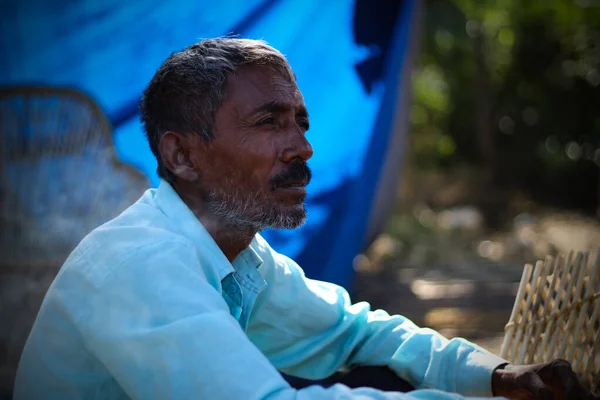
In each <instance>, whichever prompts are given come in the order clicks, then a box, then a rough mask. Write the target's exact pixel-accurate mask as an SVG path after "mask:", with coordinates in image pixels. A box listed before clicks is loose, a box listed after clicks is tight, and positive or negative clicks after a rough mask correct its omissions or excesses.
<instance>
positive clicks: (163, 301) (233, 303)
mask: <svg viewBox="0 0 600 400" xmlns="http://www.w3.org/2000/svg"><path fill="white" fill-rule="evenodd" d="M504 362H505V361H504V360H502V359H500V358H498V357H496V356H494V355H492V354H491V353H489V352H487V351H485V350H483V349H481V348H479V347H477V346H476V345H474V344H471V343H469V342H467V341H465V340H463V339H452V340H447V339H446V338H444V337H442V336H440V335H439V334H437V333H436V332H434V331H432V330H430V329H422V328H418V327H417V326H415V325H414V324H413V323H412V322H411V321H409V320H408V319H406V318H404V317H402V316H398V315H395V316H389V315H388V314H387V313H386V312H384V311H381V310H378V311H371V310H370V306H369V304H368V303H364V302H363V303H357V304H352V303H351V302H350V298H349V296H348V293H347V292H346V291H345V290H344V289H343V288H341V287H339V286H336V285H333V284H330V283H325V282H320V281H316V280H311V279H308V278H306V277H305V276H304V273H303V271H302V269H301V268H300V267H299V266H298V265H297V264H296V263H295V262H294V261H293V260H291V259H289V258H288V257H286V256H284V255H281V254H278V253H277V252H275V251H274V250H273V249H272V248H271V247H270V246H269V244H268V243H267V242H266V241H265V240H264V239H263V238H262V237H261V236H260V235H256V237H255V238H254V240H253V241H252V243H251V245H250V246H249V247H248V248H247V249H246V250H244V251H243V252H242V253H240V254H239V256H238V257H237V258H236V259H235V261H234V262H233V264H232V263H230V262H229V261H228V260H227V258H226V257H225V255H224V254H223V253H222V252H221V250H220V249H219V247H218V246H217V244H216V243H215V242H214V240H213V239H212V237H211V236H210V235H209V234H208V232H207V231H206V229H205V228H204V227H203V226H202V224H201V223H200V222H199V221H198V219H197V218H196V217H195V216H194V214H193V213H192V212H191V211H190V210H189V209H188V208H187V206H186V205H185V203H183V201H182V200H181V199H180V197H179V196H178V195H177V193H176V192H175V191H174V190H173V189H172V188H171V186H169V184H167V183H166V182H162V183H161V184H160V186H159V188H158V189H150V190H148V191H146V193H145V194H144V195H143V196H142V197H141V199H140V200H138V201H137V202H136V203H135V204H133V205H132V206H131V207H129V208H128V209H127V210H126V211H124V212H123V213H122V214H121V215H120V216H118V217H117V218H115V219H114V220H112V221H110V222H108V223H106V224H104V225H103V226H101V227H99V228H97V229H95V230H94V231H93V232H91V233H90V234H89V235H88V236H87V237H86V238H85V239H83V241H82V242H81V243H80V244H79V246H77V248H76V249H75V250H74V251H73V253H72V254H71V255H70V256H69V258H68V259H67V261H66V262H65V264H64V266H63V267H62V269H61V270H60V272H59V274H58V276H57V277H56V279H55V280H54V282H53V283H52V285H51V287H50V289H49V290H48V293H47V294H46V297H45V299H44V302H43V304H42V307H41V310H40V312H39V315H38V317H37V319H36V321H35V324H34V326H33V329H32V331H31V334H30V336H29V338H28V340H27V344H26V346H25V349H24V351H23V355H22V358H21V362H20V364H19V370H18V373H17V379H16V383H15V399H17V400H20V399H23V400H25V399H27V400H32V399H61V400H65V399H127V398H133V399H143V400H151V399H185V400H189V399H227V400H230V399H244V400H251V399H314V400H321V399H322V400H325V399H334V398H335V399H340V398H343V399H354V398H361V399H430V400H434V399H440V400H442V399H462V398H463V397H461V396H459V395H457V394H450V393H444V392H442V391H440V390H443V391H447V392H456V393H461V394H462V395H469V396H480V397H484V396H488V397H489V396H491V373H492V370H493V369H494V368H495V367H496V366H498V365H499V364H501V363H504ZM353 365H388V366H389V367H390V368H391V369H392V370H394V371H395V372H396V373H397V374H398V375H399V376H401V377H403V378H404V379H406V380H407V381H409V382H410V383H411V384H412V385H413V386H415V387H417V388H419V389H423V390H416V391H413V392H410V393H407V394H400V393H389V392H388V393H384V392H380V391H377V390H374V389H366V388H361V389H354V390H351V389H349V388H348V387H346V386H343V385H335V386H333V387H330V388H327V389H325V388H322V387H318V386H311V387H308V388H305V389H302V390H294V389H292V388H291V387H290V386H289V385H288V383H287V382H286V381H285V380H284V379H283V378H282V377H281V375H280V374H279V373H278V372H277V370H280V371H283V372H285V373H288V374H291V375H295V376H300V377H304V378H309V379H320V378H325V377H327V376H330V375H332V374H333V373H334V372H335V371H338V370H340V369H341V368H343V367H351V366H353ZM426 388H435V389H440V390H433V389H426Z"/></svg>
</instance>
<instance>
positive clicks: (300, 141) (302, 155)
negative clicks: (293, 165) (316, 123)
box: [281, 132, 313, 163]
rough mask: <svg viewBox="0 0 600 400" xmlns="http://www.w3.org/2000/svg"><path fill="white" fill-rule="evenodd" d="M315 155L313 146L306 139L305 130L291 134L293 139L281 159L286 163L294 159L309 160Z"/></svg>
mask: <svg viewBox="0 0 600 400" xmlns="http://www.w3.org/2000/svg"><path fill="white" fill-rule="evenodd" d="M312 156H313V148H312V146H311V145H310V143H309V142H308V140H307V139H306V136H305V135H304V132H298V133H295V134H293V135H291V140H290V141H289V143H288V145H287V146H286V148H285V150H283V153H282V155H281V160H282V161H283V162H285V163H289V162H292V161H293V160H294V159H300V160H302V161H308V160H309V159H310V158H311V157H312Z"/></svg>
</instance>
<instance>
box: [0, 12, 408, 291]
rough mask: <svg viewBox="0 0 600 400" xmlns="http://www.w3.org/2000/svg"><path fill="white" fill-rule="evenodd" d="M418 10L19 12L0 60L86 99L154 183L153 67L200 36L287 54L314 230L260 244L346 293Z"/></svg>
mask: <svg viewBox="0 0 600 400" xmlns="http://www.w3.org/2000/svg"><path fill="white" fill-rule="evenodd" d="M415 3H416V0H406V1H399V0H398V1H381V2H370V3H368V2H363V1H360V0H356V2H355V1H350V0H348V1H342V0H334V1H320V0H303V1H295V0H267V1H264V0H263V1H259V0H243V1H242V0H226V1H198V0H195V1H192V0H173V1H169V2H165V1H160V0H146V1H140V2H122V1H117V0H105V1H101V2H100V1H94V0H81V1H74V0H54V1H47V0H28V1H22V2H12V4H8V5H6V6H5V7H4V8H3V16H2V24H0V50H1V51H2V54H6V55H7V56H6V57H4V58H3V59H2V60H1V61H0V84H4V85H7V84H8V85H15V84H32V83H35V84H44V85H56V86H67V87H76V88H78V89H81V90H83V91H84V92H86V93H88V94H90V95H91V96H92V97H93V98H94V99H95V100H96V101H97V102H98V103H99V105H100V106H101V107H102V109H103V110H104V111H105V112H106V113H107V115H108V116H109V118H110V119H111V121H112V123H113V127H114V142H115V145H116V147H117V153H118V155H119V157H120V158H121V159H122V160H123V161H125V162H127V163H130V164H132V165H134V166H136V167H137V168H139V169H140V170H141V171H142V172H143V173H144V174H146V175H147V176H148V177H149V179H150V180H151V182H152V184H153V185H157V183H158V178H157V176H156V173H155V169H156V161H155V159H154V156H153V155H152V153H151V152H150V149H149V147H148V144H147V142H146V139H145V137H144V134H143V132H142V129H141V125H140V122H139V116H138V114H137V105H138V101H139V98H140V95H141V92H142V91H143V89H144V87H145V86H146V84H147V83H148V82H149V80H150V79H151V77H152V75H153V74H154V71H155V70H156V68H157V67H158V66H159V65H160V63H161V62H162V61H163V60H164V59H165V58H166V57H168V56H169V54H171V52H173V51H176V50H179V49H182V48H184V47H186V46H187V45H189V44H191V43H193V42H195V41H197V40H198V39H201V38H205V37H213V36H219V35H224V34H240V35H241V36H244V37H251V38H261V39H265V40H266V41H268V42H269V43H270V44H271V45H273V46H274V47H276V48H278V49H279V50H281V51H282V52H283V53H284V54H286V56H287V57H288V59H289V61H290V63H291V65H292V67H293V69H294V70H295V72H296V74H297V76H298V83H299V86H300V89H301V91H302V92H303V94H304V97H305V101H306V104H307V107H308V110H309V113H310V116H311V130H310V131H309V133H308V139H309V141H310V142H311V143H312V145H313V147H314V150H315V154H314V157H313V159H312V160H311V161H310V166H311V168H312V170H313V176H314V178H313V181H312V183H311V185H310V186H309V188H308V189H309V196H308V199H307V209H308V213H309V218H308V221H307V223H306V225H305V226H303V227H302V228H300V229H297V230H294V231H266V232H264V236H265V237H266V238H267V239H268V240H269V242H270V243H271V245H272V246H273V247H274V248H275V249H277V250H278V251H280V252H283V253H285V254H287V255H289V256H291V257H292V258H294V259H296V260H297V261H298V263H299V264H300V265H301V266H302V267H303V268H304V270H305V271H306V274H307V275H308V276H310V277H314V278H319V279H325V280H329V281H332V282H335V283H338V284H341V285H344V286H347V285H348V284H349V283H350V282H351V278H352V271H353V269H352V261H353V258H354V257H355V255H356V254H357V253H358V252H360V251H361V250H362V248H363V246H364V242H365V235H366V230H367V227H368V222H369V221H368V219H369V216H370V215H371V212H370V211H371V206H372V204H373V198H374V196H375V193H376V190H377V187H378V186H377V185H378V182H379V179H380V176H381V173H382V168H383V165H384V164H385V159H386V157H390V156H394V155H389V154H388V152H387V146H388V143H389V140H390V135H392V134H394V129H392V117H393V114H394V112H395V111H396V110H397V109H398V104H397V103H398V96H397V92H398V90H397V87H398V85H401V84H402V82H400V81H399V79H400V74H399V71H400V69H401V67H402V65H403V63H404V62H405V59H406V55H407V52H408V47H409V46H408V43H409V38H410V34H411V29H410V26H411V20H412V19H413V8H414V6H415ZM361 21H362V22H361ZM372 32H376V34H375V35H373V34H372ZM377 35H379V37H377ZM390 191H391V193H392V194H390V195H393V191H394V188H390Z"/></svg>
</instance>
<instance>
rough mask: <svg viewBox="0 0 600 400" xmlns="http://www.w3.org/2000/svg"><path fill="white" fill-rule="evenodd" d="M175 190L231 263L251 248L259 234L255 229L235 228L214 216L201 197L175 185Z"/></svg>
mask: <svg viewBox="0 0 600 400" xmlns="http://www.w3.org/2000/svg"><path fill="white" fill-rule="evenodd" d="M173 189H175V191H176V192H177V194H179V197H181V199H182V200H183V202H184V203H185V204H186V205H187V207H188V208H189V209H190V210H191V211H192V212H193V213H194V215H195V216H196V218H198V220H199V221H200V222H201V223H202V225H203V226H204V229H206V230H207V231H208V233H209V234H210V236H211V237H212V238H213V240H214V241H215V243H217V246H219V248H220V249H221V251H222V252H223V254H225V257H227V259H228V260H229V262H233V260H235V259H236V257H237V256H238V255H239V254H240V253H241V252H242V251H244V250H245V249H247V248H248V246H250V242H252V239H254V236H255V235H256V233H257V231H256V230H255V229H253V228H250V227H240V226H233V225H232V224H231V223H228V222H226V221H223V220H221V219H220V218H218V217H215V216H214V215H212V214H211V213H210V212H209V210H208V209H207V207H206V205H205V203H204V201H203V200H202V199H201V196H195V195H189V194H187V192H186V191H185V190H181V188H179V187H176V186H175V185H173Z"/></svg>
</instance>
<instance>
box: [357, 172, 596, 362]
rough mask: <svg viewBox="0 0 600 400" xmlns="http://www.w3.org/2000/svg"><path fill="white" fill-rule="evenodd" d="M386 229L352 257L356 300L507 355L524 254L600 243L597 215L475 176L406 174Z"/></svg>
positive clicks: (539, 255)
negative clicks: (507, 329)
mask: <svg viewBox="0 0 600 400" xmlns="http://www.w3.org/2000/svg"><path fill="white" fill-rule="evenodd" d="M398 197H399V201H398V205H397V207H396V209H395V210H394V213H393V215H392V217H391V218H390V220H389V223H388V226H387V228H386V231H385V232H384V233H383V234H382V235H381V236H379V238H378V239H377V240H376V241H375V242H374V243H373V244H372V245H371V246H370V248H369V249H368V250H367V251H366V252H365V253H364V254H362V255H360V256H359V257H357V259H356V261H355V269H356V277H355V280H354V284H353V288H352V290H351V294H352V297H353V301H362V300H365V301H369V302H370V303H371V305H372V306H373V307H374V308H381V309H384V310H386V311H388V312H390V313H398V314H401V315H404V316H406V317H408V318H410V319H412V320H413V321H414V322H415V323H417V324H418V325H421V326H428V327H431V328H434V329H436V330H439V331H440V332H441V333H443V334H444V335H446V336H447V337H455V336H460V337H464V338H467V339H469V340H472V341H474V342H476V343H478V344H479V345H481V346H483V347H484V348H487V349H488V350H490V351H492V352H493V353H496V354H500V350H501V347H502V341H503V338H504V326H505V324H506V323H507V322H508V320H509V317H510V313H511V310H512V307H513V304H514V298H515V295H516V292H517V289H518V284H519V282H520V279H521V275H522V272H523V267H524V265H525V264H526V263H531V264H534V263H535V262H536V261H537V260H541V259H543V258H544V257H545V256H546V255H556V254H557V253H558V252H568V251H570V250H575V251H578V250H590V251H592V254H591V257H590V258H591V259H593V260H595V252H596V251H597V250H598V249H600V223H599V221H598V219H597V218H594V217H592V216H584V215H580V214H577V213H573V212H568V211H565V210H556V209H548V208H544V207H542V206H540V205H537V204H534V203H532V202H530V201H527V200H526V199H525V198H524V196H522V195H520V194H518V193H517V194H515V193H502V192H499V191H498V190H494V188H490V187H486V186H485V184H484V183H482V182H481V181H480V180H478V179H477V177H475V178H474V177H473V176H465V175H464V172H460V173H458V174H456V173H454V174H452V173H450V174H448V173H446V174H444V175H441V174H435V173H429V174H420V175H416V174H414V173H411V174H409V175H408V176H407V177H405V179H404V185H403V186H402V187H401V188H400V190H399V193H398Z"/></svg>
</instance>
